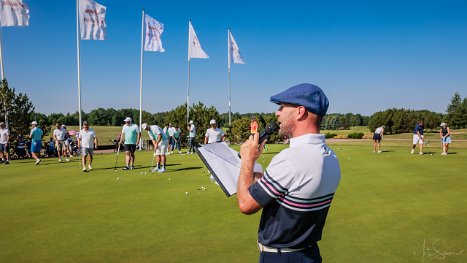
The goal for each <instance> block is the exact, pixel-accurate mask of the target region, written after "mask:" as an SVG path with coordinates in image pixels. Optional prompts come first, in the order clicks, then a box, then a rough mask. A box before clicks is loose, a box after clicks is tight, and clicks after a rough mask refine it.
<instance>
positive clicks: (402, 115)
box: [0, 80, 467, 142]
mask: <svg viewBox="0 0 467 263" xmlns="http://www.w3.org/2000/svg"><path fill="white" fill-rule="evenodd" d="M0 92H1V93H0V95H1V96H0V120H2V121H3V120H7V121H8V124H9V129H10V133H11V137H12V138H14V137H15V136H16V135H18V134H23V135H24V134H29V128H30V122H31V121H33V120H35V121H37V122H38V123H39V124H40V125H41V126H42V127H43V128H44V129H45V132H46V134H47V133H48V132H49V129H50V126H52V125H54V124H55V123H61V124H66V125H73V126H77V125H79V119H78V118H79V117H78V112H75V113H66V114H63V113H51V114H49V115H46V114H42V113H37V112H35V108H34V105H33V104H32V102H31V101H30V100H29V98H28V96H27V94H22V93H19V94H16V91H15V89H14V88H10V87H9V86H8V82H7V81H6V80H3V81H2V82H1V85H0ZM446 112H447V114H445V115H443V114H441V113H436V112H432V111H428V110H417V111H415V110H410V109H395V108H394V109H387V110H385V111H380V112H376V113H374V114H372V115H371V116H363V115H361V114H353V113H346V114H340V113H331V114H327V115H326V116H325V117H324V118H323V119H322V122H321V128H322V129H323V130H345V129H349V128H350V127H352V126H368V128H369V129H370V131H374V130H375V129H376V128H377V127H379V126H381V125H385V127H386V128H385V131H386V133H388V134H397V133H404V132H411V131H412V130H413V128H414V126H415V124H416V122H417V121H418V120H420V119H423V120H424V121H425V128H427V129H437V128H438V127H439V124H440V123H441V122H442V121H443V122H446V123H448V125H449V126H450V127H451V128H454V129H457V128H466V127H467V98H463V99H462V98H461V96H460V94H459V93H455V94H454V96H453V98H452V100H451V103H450V104H449V105H448V107H447V110H446ZM189 114H190V120H193V121H194V123H195V124H196V126H197V128H198V133H197V137H198V138H197V139H198V141H203V137H204V131H205V129H206V128H208V127H209V121H210V120H211V119H215V120H216V121H217V123H218V126H219V127H223V128H224V130H225V131H226V133H227V136H228V137H229V140H231V141H232V142H241V141H244V140H245V139H246V138H248V136H249V125H250V121H251V118H252V117H253V116H254V117H256V118H257V120H258V124H259V128H260V130H261V129H263V128H264V127H265V126H266V125H267V124H269V123H271V122H273V121H277V119H276V115H275V113H243V114H240V113H238V112H236V113H232V115H231V116H232V125H231V126H230V127H229V123H228V120H229V116H228V113H222V114H220V113H219V112H218V111H217V109H216V108H215V107H213V106H209V107H208V106H206V105H204V104H203V103H202V102H198V103H195V104H193V105H191V107H190V113H189ZM81 115H82V119H83V120H87V121H89V123H90V124H91V125H93V126H121V125H122V124H123V120H124V119H125V117H127V116H130V117H132V118H133V121H134V122H135V123H139V110H137V109H131V108H129V109H113V108H107V109H104V108H97V109H94V110H91V111H90V112H89V113H86V112H82V113H81ZM142 116H143V118H142V119H143V122H147V123H149V124H157V125H159V126H164V125H166V124H168V123H171V124H172V125H173V126H178V127H180V129H181V130H182V132H183V133H182V136H185V135H186V132H187V130H186V123H187V120H186V104H182V105H179V106H177V107H176V108H174V109H172V110H170V111H166V112H158V113H150V112H147V111H143V113H142ZM281 140H282V138H280V137H279V136H278V135H277V134H276V135H273V136H271V138H270V140H269V141H274V142H275V141H281Z"/></svg>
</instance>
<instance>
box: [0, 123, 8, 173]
mask: <svg viewBox="0 0 467 263" xmlns="http://www.w3.org/2000/svg"><path fill="white" fill-rule="evenodd" d="M9 140H10V131H9V130H8V128H6V127H5V123H4V122H0V158H1V160H0V162H1V163H4V164H9V163H10V156H9V155H8V141H9Z"/></svg>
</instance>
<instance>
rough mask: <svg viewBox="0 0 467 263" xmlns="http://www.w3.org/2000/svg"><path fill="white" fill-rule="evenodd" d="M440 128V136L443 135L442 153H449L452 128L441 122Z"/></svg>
mask: <svg viewBox="0 0 467 263" xmlns="http://www.w3.org/2000/svg"><path fill="white" fill-rule="evenodd" d="M440 127H441V128H440V129H439V136H440V137H441V143H442V144H443V152H442V153H441V155H447V154H448V150H449V144H450V143H451V129H449V126H448V125H447V124H446V123H444V122H443V123H441V125H440Z"/></svg>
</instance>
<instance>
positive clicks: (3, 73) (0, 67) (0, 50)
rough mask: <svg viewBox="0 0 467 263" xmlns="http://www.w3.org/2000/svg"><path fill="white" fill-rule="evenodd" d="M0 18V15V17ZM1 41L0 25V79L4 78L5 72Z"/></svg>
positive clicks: (0, 30)
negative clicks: (0, 77) (0, 76)
mask: <svg viewBox="0 0 467 263" xmlns="http://www.w3.org/2000/svg"><path fill="white" fill-rule="evenodd" d="M0 18H1V17H0ZM2 41H3V37H2V29H1V25H0V71H1V74H2V80H4V79H5V72H4V70H3V48H2Z"/></svg>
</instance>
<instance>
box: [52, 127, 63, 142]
mask: <svg viewBox="0 0 467 263" xmlns="http://www.w3.org/2000/svg"><path fill="white" fill-rule="evenodd" d="M53 134H54V136H55V137H56V138H57V140H59V141H64V140H65V135H66V130H65V129H64V128H60V129H55V130H54V133H53Z"/></svg>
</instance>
